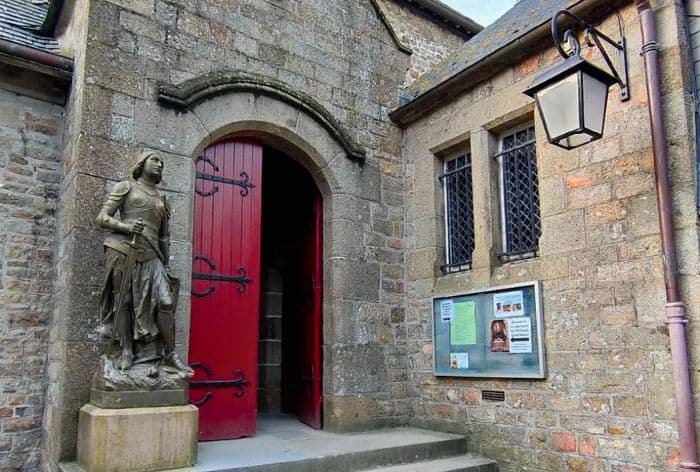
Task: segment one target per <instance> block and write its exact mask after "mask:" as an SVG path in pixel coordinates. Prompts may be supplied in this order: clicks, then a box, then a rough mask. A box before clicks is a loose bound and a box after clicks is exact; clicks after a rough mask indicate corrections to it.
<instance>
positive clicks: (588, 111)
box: [581, 72, 608, 134]
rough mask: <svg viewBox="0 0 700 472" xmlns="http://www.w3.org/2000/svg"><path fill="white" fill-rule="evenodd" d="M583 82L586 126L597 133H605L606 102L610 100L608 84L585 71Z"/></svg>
mask: <svg viewBox="0 0 700 472" xmlns="http://www.w3.org/2000/svg"><path fill="white" fill-rule="evenodd" d="M581 75H582V84H583V116H584V126H585V127H586V128H587V129H589V130H591V131H593V132H594V133H597V134H603V124H604V123H605V103H606V102H607V100H608V86H607V85H605V84H604V83H603V82H601V81H600V80H598V79H595V78H593V77H591V76H590V75H588V74H586V73H585V72H584V73H583V74H581Z"/></svg>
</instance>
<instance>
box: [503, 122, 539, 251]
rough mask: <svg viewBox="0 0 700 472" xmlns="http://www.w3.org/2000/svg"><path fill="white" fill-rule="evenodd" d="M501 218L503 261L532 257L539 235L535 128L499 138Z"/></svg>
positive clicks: (528, 128)
mask: <svg viewBox="0 0 700 472" xmlns="http://www.w3.org/2000/svg"><path fill="white" fill-rule="evenodd" d="M499 160H500V167H501V190H502V194H501V207H502V208H501V216H502V223H503V248H504V254H503V256H502V257H501V258H502V259H503V260H513V259H519V258H525V257H534V256H535V255H536V254H537V247H538V243H539V239H540V235H541V232H542V231H541V222H540V197H539V184H538V180H537V158H536V153H535V128H534V127H533V126H528V127H526V128H521V129H518V130H516V131H512V132H509V133H507V134H505V135H504V136H503V137H502V138H501V153H500V154H499Z"/></svg>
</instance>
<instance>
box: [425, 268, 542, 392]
mask: <svg viewBox="0 0 700 472" xmlns="http://www.w3.org/2000/svg"><path fill="white" fill-rule="evenodd" d="M433 359H434V363H435V365H434V368H435V375H437V376H450V377H499V378H522V379H543V378H545V377H546V375H547V373H546V365H545V359H544V342H543V326H542V308H541V303H540V284H539V282H528V283H524V284H517V285H508V286H503V287H492V288H489V289H486V290H481V291H475V292H469V293H463V294H460V295H453V296H449V297H435V298H433Z"/></svg>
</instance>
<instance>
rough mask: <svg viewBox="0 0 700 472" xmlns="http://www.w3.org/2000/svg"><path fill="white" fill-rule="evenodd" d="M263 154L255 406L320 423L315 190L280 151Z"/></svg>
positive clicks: (317, 208) (317, 197)
mask: <svg viewBox="0 0 700 472" xmlns="http://www.w3.org/2000/svg"><path fill="white" fill-rule="evenodd" d="M263 156H264V157H263V184H262V188H263V201H262V264H261V279H262V286H261V305H260V306H261V310H260V340H259V357H258V373H259V384H258V411H259V412H260V413H291V414H293V415H296V416H298V417H299V418H300V419H301V420H302V421H304V422H305V423H307V424H309V425H310V426H313V427H316V428H320V427H321V423H320V422H321V414H320V408H321V390H320V379H321V372H320V370H321V369H320V366H321V363H320V358H321V357H320V356H321V339H320V338H321V330H320V286H321V283H320V282H321V281H320V257H321V254H320V238H319V236H320V222H321V219H320V215H319V212H320V195H319V192H318V190H317V188H316V184H315V183H314V181H313V180H312V179H311V176H310V175H309V173H308V172H307V171H306V169H304V168H303V167H302V166H300V165H299V164H297V163H296V162H295V161H293V160H292V159H290V158H289V157H287V156H286V155H285V154H283V153H281V152H279V151H277V150H274V149H272V148H265V149H264V154H263Z"/></svg>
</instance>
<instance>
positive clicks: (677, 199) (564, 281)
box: [0, 0, 700, 472]
mask: <svg viewBox="0 0 700 472" xmlns="http://www.w3.org/2000/svg"><path fill="white" fill-rule="evenodd" d="M698 3H699V2H697V1H696V0H685V1H684V0H652V1H650V2H647V1H645V0H636V1H632V0H548V1H541V0H519V1H518V2H517V3H516V4H515V6H514V7H513V8H512V9H511V10H510V11H508V12H507V13H506V14H505V15H504V16H502V17H501V18H500V19H498V20H497V21H496V22H495V23H493V24H492V25H490V26H488V27H486V28H483V27H481V26H480V25H478V24H477V23H475V22H474V21H472V20H470V19H469V18H467V17H465V16H463V15H460V14H459V13H457V12H455V11H453V10H451V9H450V8H449V7H446V6H445V5H443V4H442V3H440V2H439V1H437V0H334V1H330V0H46V1H40V0H4V1H3V2H1V3H0V369H1V370H0V470H2V471H34V470H46V471H57V470H59V468H63V467H64V466H61V465H59V464H66V463H70V462H72V461H74V460H75V458H76V447H77V441H78V418H79V411H80V409H81V407H83V405H85V404H87V403H89V402H90V398H91V397H90V395H91V393H90V385H91V379H92V376H93V374H94V373H95V370H96V368H97V365H98V360H99V357H100V353H101V352H102V351H103V349H104V347H105V346H104V343H103V342H101V339H100V336H99V334H98V332H97V327H98V325H99V321H100V319H99V318H100V314H99V303H100V287H101V284H102V280H103V277H104V275H103V273H104V270H105V261H104V258H105V257H104V250H103V241H104V239H105V235H106V233H105V231H103V230H101V229H99V228H97V226H96V224H95V220H96V217H97V215H98V213H99V212H100V209H101V208H102V205H103V203H104V201H105V198H106V197H107V195H108V194H109V193H110V192H111V191H112V189H113V188H114V186H115V184H116V183H117V182H119V181H122V180H124V179H125V178H126V177H128V176H129V175H130V171H129V169H131V167H132V166H133V165H134V163H135V162H136V160H137V158H138V156H139V154H140V153H141V152H142V151H144V150H155V151H158V152H159V153H160V154H161V155H162V156H163V158H164V176H163V180H162V182H161V184H160V188H161V189H162V191H163V192H164V193H165V194H166V197H167V199H168V202H169V206H170V209H171V212H172V217H171V220H170V248H171V254H170V261H171V266H172V269H173V272H174V273H175V274H176V275H177V276H178V277H179V279H180V281H181V287H180V292H179V303H178V306H177V341H178V350H179V352H180V355H181V357H182V358H183V359H188V362H189V363H190V365H192V366H193V367H194V368H195V372H196V373H195V377H194V378H193V381H192V383H191V386H190V391H189V401H190V403H192V404H195V405H197V406H198V408H199V415H200V428H199V435H200V439H202V440H206V439H212V438H222V437H223V436H220V435H219V432H220V430H221V429H223V430H225V431H226V432H227V433H225V434H228V437H240V436H251V435H254V434H255V426H256V413H262V412H287V413H290V414H291V415H293V416H296V417H299V418H300V419H302V421H304V422H305V423H307V424H309V425H310V426H311V427H313V428H317V429H322V430H324V431H329V432H340V433H352V432H359V431H370V430H377V429H386V428H393V427H404V426H408V427H414V428H423V429H427V430H433V431H442V432H450V433H457V434H460V435H463V436H464V437H465V438H466V444H467V446H466V447H467V450H468V451H471V452H473V453H477V454H480V455H482V456H485V457H488V458H490V459H493V460H494V461H496V463H497V464H498V470H500V471H524V470H527V471H577V472H578V471H590V472H594V471H596V472H598V471H601V472H602V471H606V472H618V471H620V472H621V471H630V472H632V471H635V472H636V471H661V470H698V468H700V466H697V464H694V463H695V462H697V455H696V454H697V453H696V450H697V447H696V445H695V441H694V440H695V436H694V426H695V424H696V421H697V419H698V418H700V412H698V411H697V405H698V404H700V402H697V401H696V402H695V407H694V406H693V402H692V399H693V397H694V395H697V392H700V385H698V383H699V382H700V377H698V374H697V372H698V365H699V364H698V362H700V349H699V348H698V346H700V343H699V342H698V333H697V331H696V330H695V327H696V326H697V324H696V322H695V320H697V319H698V317H700V284H699V277H698V273H699V271H700V255H699V250H698V249H699V247H698V232H697V231H698V230H697V217H698V202H699V197H698V195H699V193H698V192H699V190H698V185H697V182H698V180H697V178H698V172H697V168H698V162H699V160H698V153H699V152H700V151H699V146H698V142H700V134H699V133H698V129H700V121H699V120H698V118H697V115H696V114H697V103H698V90H700V88H698V81H697V80H696V79H697V77H696V75H697V74H700V68H699V67H698V63H699V62H700V33H698V31H700V19H698V18H700V5H698ZM560 9H569V10H570V11H571V12H573V13H575V14H576V15H578V16H580V17H583V18H586V19H587V20H588V21H590V22H591V23H592V24H593V25H595V27H596V28H597V30H599V31H600V32H603V33H604V34H605V35H607V36H609V37H611V38H614V39H615V40H617V39H618V38H619V37H620V36H624V38H625V43H626V44H625V47H626V55H627V68H626V69H627V84H628V86H629V87H628V88H629V99H628V100H624V101H622V100H621V99H620V93H619V86H618V85H613V86H612V87H611V88H610V93H609V95H608V97H607V110H606V113H605V128H604V132H603V133H602V137H601V139H598V140H596V141H594V142H592V143H590V144H587V145H585V146H581V147H577V148H576V149H573V150H565V149H562V148H560V147H557V146H555V145H553V144H550V143H549V142H548V137H547V134H546V131H547V130H546V129H545V126H544V123H543V120H542V118H541V115H540V114H539V113H538V112H537V110H536V108H535V102H534V100H533V99H532V98H530V97H529V96H527V95H525V94H524V93H523V91H525V89H527V88H528V87H529V86H530V85H531V84H532V83H533V80H534V79H535V77H537V76H538V75H539V74H540V73H541V72H543V71H545V70H546V69H548V68H550V67H552V66H555V65H556V64H558V63H560V62H562V59H561V57H560V56H559V54H558V53H557V50H556V49H555V47H554V44H553V40H552V36H551V32H550V19H551V17H552V15H553V14H554V13H555V12H556V11H557V10H560ZM650 18H651V21H649V19H650ZM645 21H646V23H645ZM650 25H651V26H654V25H655V28H656V31H657V33H658V38H656V40H654V39H653V38H652V40H649V37H648V36H646V35H647V33H648V31H647V30H645V29H644V28H649V27H650ZM580 39H581V44H582V45H583V46H584V47H583V50H582V56H583V57H585V58H586V59H589V60H590V61H592V62H594V63H596V64H598V65H599V66H600V67H605V63H604V61H603V60H602V59H601V56H600V54H599V53H598V51H597V50H596V48H595V47H592V42H591V41H590V38H588V39H589V41H586V39H587V38H584V37H583V36H581V37H580ZM587 45H588V47H586V46H587ZM641 52H644V54H641ZM649 53H658V62H659V64H660V66H659V70H660V78H659V79H660V86H659V87H657V88H654V85H653V79H654V74H650V73H649V71H648V68H649V67H650V66H649V62H648V61H647V65H646V66H645V60H647V59H648V57H649ZM650 76H651V77H650ZM650 84H651V85H650ZM659 100H660V102H659ZM657 132H660V134H657ZM652 136H654V139H652ZM659 137H661V138H663V139H660V138H659ZM666 161H667V162H668V172H666V170H665V169H664V168H661V170H659V166H660V165H661V164H663V163H665V162H666ZM655 171H656V172H655ZM655 173H656V174H663V175H666V173H667V174H668V176H669V179H668V180H669V181H670V187H669V188H667V191H668V193H667V194H664V193H663V192H662V190H660V188H661V187H663V185H659V184H658V182H659V181H663V175H662V176H661V177H658V176H657V177H658V178H655ZM668 197H670V198H668ZM659 215H662V217H661V218H660V217H659ZM664 225H666V226H664ZM669 225H670V226H669ZM660 228H662V229H660ZM663 228H671V232H670V233H668V232H664V231H665V230H664V229H663ZM669 251H670V252H669ZM673 255H677V264H676V263H675V259H674V258H673V257H671V256H673ZM669 287H671V288H670V289H669ZM674 287H675V292H674ZM674 293H675V294H676V295H677V296H676V297H675V298H674V296H673V294H674ZM681 302H682V303H681ZM681 306H683V307H684V310H683V309H681V308H680V307H681ZM503 331H507V335H506V336H505V337H503V338H502V339H501V338H499V337H498V335H499V333H501V332H503ZM686 331H687V333H686ZM516 332H517V333H520V334H515V333H516ZM679 333H680V334H679ZM686 339H687V342H686ZM678 346H681V347H682V349H681V350H680V351H679V350H677V348H678ZM686 346H687V352H686V351H684V350H683V349H686ZM684 359H687V361H689V367H688V365H685V367H684V364H683V362H684ZM674 366H676V368H675V369H674ZM679 366H680V367H679ZM206 379H210V380H211V379H218V380H226V381H228V382H229V383H230V385H229V386H228V387H225V388H229V390H230V391H228V392H224V390H221V391H219V390H216V391H214V390H215V389H211V391H208V390H207V388H202V387H201V386H199V385H202V384H197V383H196V382H197V381H199V382H202V381H204V380H206ZM684 379H685V380H684ZM212 392H213V393H212ZM694 392H696V393H694ZM239 394H240V395H239ZM227 402H228V403H227ZM63 470H68V469H65V468H63ZM426 470H429V469H426Z"/></svg>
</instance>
